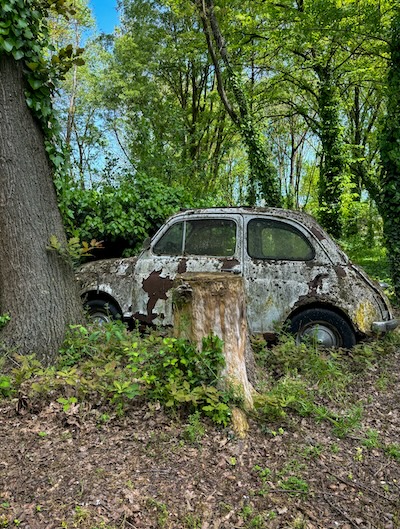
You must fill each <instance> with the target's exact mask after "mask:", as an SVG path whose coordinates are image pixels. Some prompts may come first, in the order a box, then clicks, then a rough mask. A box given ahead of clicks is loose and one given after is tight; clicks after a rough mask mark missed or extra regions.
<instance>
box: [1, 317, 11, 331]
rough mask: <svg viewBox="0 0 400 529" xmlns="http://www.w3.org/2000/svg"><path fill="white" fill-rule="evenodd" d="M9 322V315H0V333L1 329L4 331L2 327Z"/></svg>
mask: <svg viewBox="0 0 400 529" xmlns="http://www.w3.org/2000/svg"><path fill="white" fill-rule="evenodd" d="M9 321H10V315H9V314H1V315H0V331H1V329H4V327H5V326H6V325H7V323H8V322H9Z"/></svg>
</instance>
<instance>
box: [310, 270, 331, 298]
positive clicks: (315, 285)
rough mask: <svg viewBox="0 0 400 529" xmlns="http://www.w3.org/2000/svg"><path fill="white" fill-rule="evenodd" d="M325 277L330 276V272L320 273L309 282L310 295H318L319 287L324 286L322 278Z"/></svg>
mask: <svg viewBox="0 0 400 529" xmlns="http://www.w3.org/2000/svg"><path fill="white" fill-rule="evenodd" d="M325 277H329V274H318V275H316V276H315V277H314V279H313V280H312V281H310V282H309V283H308V288H309V290H308V295H309V296H317V295H318V292H317V291H318V289H319V288H321V287H322V280H323V279H324V278H325Z"/></svg>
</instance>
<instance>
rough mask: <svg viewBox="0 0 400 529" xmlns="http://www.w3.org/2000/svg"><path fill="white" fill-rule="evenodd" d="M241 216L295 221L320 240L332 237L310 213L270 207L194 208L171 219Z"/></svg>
mask: <svg viewBox="0 0 400 529" xmlns="http://www.w3.org/2000/svg"><path fill="white" fill-rule="evenodd" d="M229 213H231V214H236V215H237V214H240V215H268V216H272V217H275V218H277V219H286V220H294V221H297V222H300V223H301V224H303V225H304V226H306V227H307V228H308V229H309V230H310V231H311V232H312V233H313V234H314V235H315V236H316V237H317V238H318V239H319V240H323V239H328V240H330V239H331V237H329V235H328V234H327V233H326V232H325V230H324V229H323V228H322V227H321V226H320V225H319V224H318V222H317V221H316V220H315V219H314V218H313V217H312V216H311V215H309V214H308V213H305V212H304V211H298V210H291V209H283V208H268V207H245V206H240V207H215V208H194V209H183V210H181V211H180V212H179V213H176V214H175V215H173V216H172V217H171V219H175V218H177V217H181V216H182V217H187V216H190V215H204V214H207V215H212V214H225V215H226V214H229Z"/></svg>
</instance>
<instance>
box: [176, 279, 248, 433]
mask: <svg viewBox="0 0 400 529" xmlns="http://www.w3.org/2000/svg"><path fill="white" fill-rule="evenodd" d="M176 283H177V285H178V286H177V288H176V290H175V294H174V299H175V304H174V332H175V335H176V336H178V337H180V338H185V339H188V340H191V341H193V342H195V343H197V346H198V347H199V348H200V347H201V344H202V340H203V338H204V337H205V336H208V335H209V334H211V333H212V334H214V335H216V336H218V337H219V338H220V339H221V340H222V341H223V342H224V347H223V353H224V356H225V362H226V364H225V369H224V371H223V373H222V375H221V378H222V381H225V384H227V385H228V386H229V385H232V386H233V387H234V388H236V389H238V390H239V391H240V393H241V394H242V395H243V398H244V405H245V407H246V408H248V409H251V408H252V407H253V393H254V390H253V387H252V385H251V383H250V381H249V378H248V371H250V376H251V372H252V371H253V370H254V358H253V351H252V349H251V345H250V340H249V335H248V328H247V320H246V305H245V294H244V288H243V279H242V278H241V277H239V276H234V275H230V274H226V273H225V274H224V273H220V272H215V273H212V272H211V273H190V274H189V273H186V274H182V275H179V276H178V277H177V280H176ZM223 383H224V382H223ZM233 425H234V428H235V429H236V431H237V433H239V434H240V435H243V434H244V433H245V430H246V420H245V418H244V416H243V415H242V414H240V412H238V410H235V413H234V414H233Z"/></svg>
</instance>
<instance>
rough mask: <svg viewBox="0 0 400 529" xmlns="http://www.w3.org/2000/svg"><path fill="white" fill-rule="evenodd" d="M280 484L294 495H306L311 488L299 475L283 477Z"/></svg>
mask: <svg viewBox="0 0 400 529" xmlns="http://www.w3.org/2000/svg"><path fill="white" fill-rule="evenodd" d="M279 485H280V487H281V488H282V489H283V490H286V491H287V492H289V493H290V494H291V495H294V496H295V495H297V494H304V495H306V494H308V490H309V486H308V483H307V482H306V481H304V479H302V478H299V477H297V476H288V477H287V478H285V479H282V480H281V481H280V483H279Z"/></svg>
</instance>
